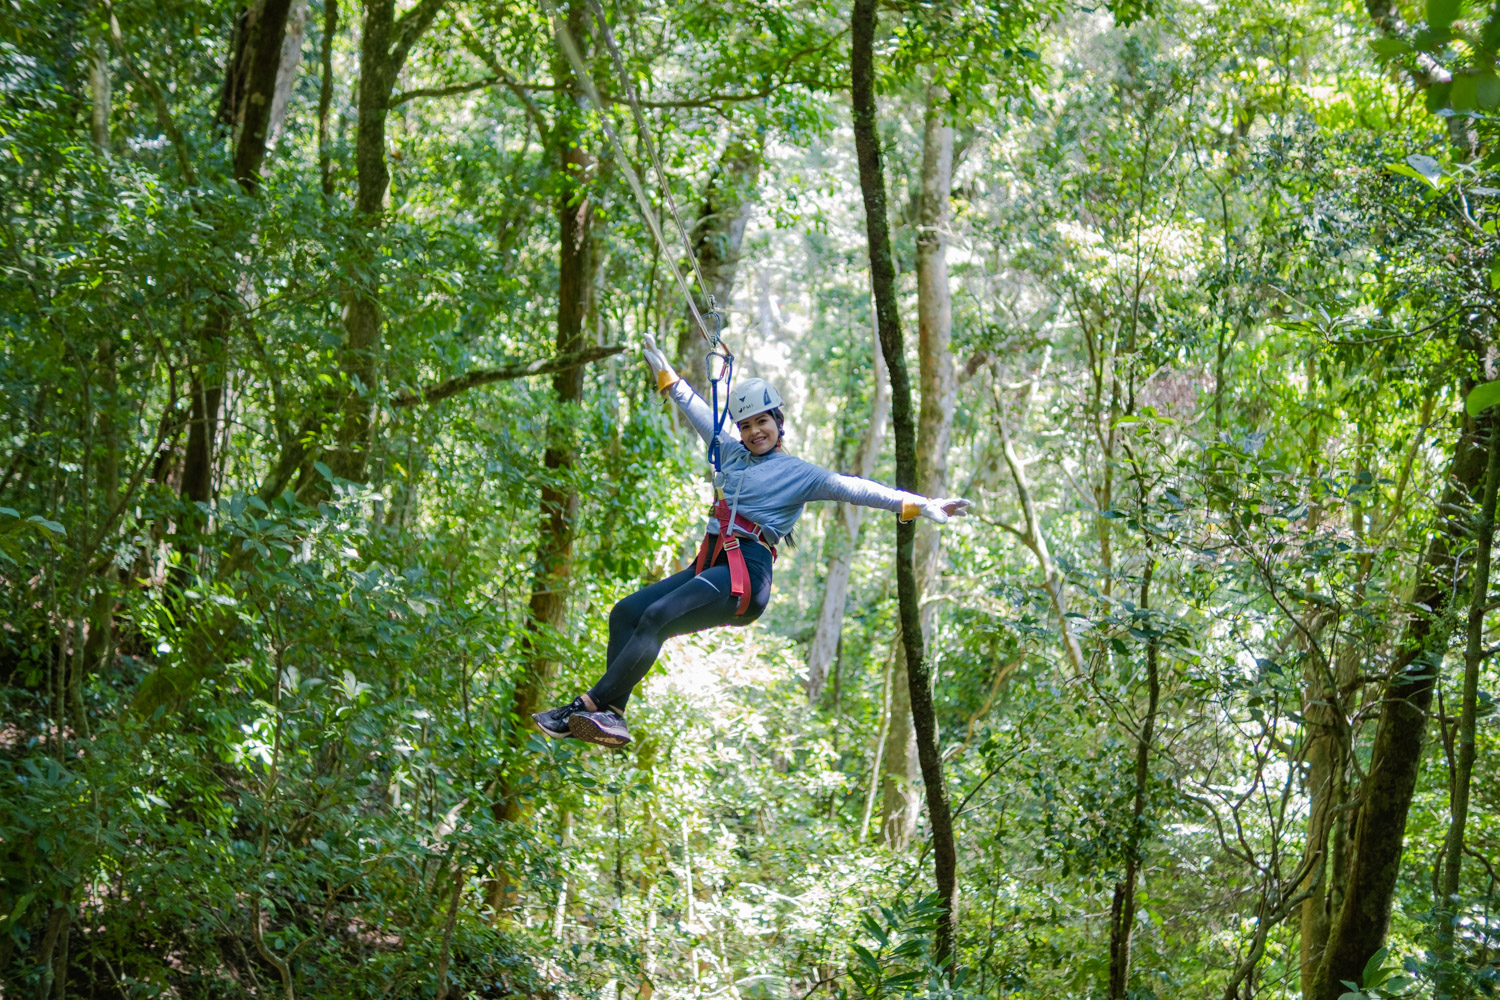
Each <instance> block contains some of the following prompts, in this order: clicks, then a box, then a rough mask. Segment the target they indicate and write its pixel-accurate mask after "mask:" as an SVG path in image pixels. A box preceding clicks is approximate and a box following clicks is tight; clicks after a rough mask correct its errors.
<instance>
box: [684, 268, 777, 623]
mask: <svg viewBox="0 0 1500 1000" xmlns="http://www.w3.org/2000/svg"><path fill="white" fill-rule="evenodd" d="M708 308H709V311H708V316H709V318H711V319H713V320H714V327H713V331H712V332H711V333H709V334H708V356H707V357H705V358H704V367H705V368H706V369H707V371H706V374H707V375H708V384H709V390H710V392H709V396H710V399H711V403H710V405H711V406H712V407H713V411H712V412H713V434H712V435H711V436H710V437H709V442H708V460H709V462H710V463H712V464H713V467H714V502H713V506H712V507H710V508H709V510H708V516H709V517H710V518H711V519H712V520H711V521H710V523H709V527H708V528H707V529H706V530H705V531H704V533H703V541H702V543H701V544H700V545H699V546H698V558H697V559H696V560H695V561H694V563H693V572H694V573H702V572H703V571H704V570H705V569H707V568H708V567H709V566H712V565H713V564H714V561H715V560H716V559H718V558H719V553H720V552H724V553H725V554H726V555H727V556H728V558H729V592H730V593H731V594H733V595H734V596H735V597H738V598H739V599H740V602H739V606H738V608H737V609H736V610H735V614H736V615H743V614H744V613H745V612H746V611H748V610H749V608H750V570H749V568H748V567H747V566H746V565H745V554H744V553H743V552H741V551H740V539H739V537H738V536H737V535H736V534H735V532H736V531H738V532H740V533H742V534H745V535H749V536H750V537H751V538H754V539H755V540H756V541H758V542H760V544H762V545H764V546H765V547H766V548H768V549H770V550H771V559H772V560H773V561H774V560H775V559H776V546H775V545H773V544H771V542H770V541H769V540H768V539H767V538H766V536H765V534H764V529H763V528H761V526H760V525H758V524H756V523H755V522H754V521H752V520H750V519H749V518H748V517H745V516H743V515H742V514H740V513H739V512H738V511H736V510H734V508H732V507H731V506H730V504H729V498H728V497H727V496H725V495H724V469H723V467H722V466H721V465H720V454H719V432H720V431H722V430H723V429H724V423H725V421H727V420H728V419H729V403H730V400H729V385H730V383H731V381H732V380H733V378H734V355H733V354H732V353H731V352H730V350H729V348H727V347H725V346H724V342H723V340H722V339H721V338H720V336H719V334H720V332H721V330H722V325H723V317H721V316H720V315H719V310H718V308H717V303H715V302H714V297H713V296H712V295H710V296H709V297H708ZM716 362H717V368H716V364H715V363H716ZM720 382H723V383H724V405H723V407H720V406H719V383H720ZM736 499H738V498H736ZM712 521H718V522H719V530H718V533H717V534H715V532H714V531H713V523H712Z"/></svg>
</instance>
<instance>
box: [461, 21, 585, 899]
mask: <svg viewBox="0 0 1500 1000" xmlns="http://www.w3.org/2000/svg"><path fill="white" fill-rule="evenodd" d="M586 11H587V7H586V6H585V3H584V2H583V0H572V2H571V3H570V4H569V5H568V11H567V30H568V31H569V32H570V33H571V34H572V36H573V38H574V40H575V41H576V42H577V44H579V45H580V46H582V45H584V44H586V42H587V40H588V38H589V32H588V28H587V20H586V16H585V15H586ZM585 57H586V51H585ZM552 72H553V78H554V79H556V80H558V81H559V82H560V83H561V84H562V85H563V87H564V89H563V91H562V92H561V94H560V96H559V99H558V109H557V117H556V121H555V122H554V125H553V127H552V129H551V130H550V132H549V133H548V137H549V138H550V139H551V140H552V145H553V149H554V151H555V152H556V155H557V158H558V163H559V171H560V172H561V173H562V175H563V184H562V189H561V190H560V191H559V193H558V196H557V202H556V209H557V219H558V232H559V247H558V279H557V282H558V283H557V351H558V353H559V354H566V353H569V352H572V351H577V350H580V349H582V347H583V345H584V341H585V338H586V335H587V329H588V324H587V318H588V314H589V309H590V305H591V302H590V293H591V290H592V289H593V287H594V273H595V269H596V267H597V263H598V262H597V259H596V256H595V254H594V252H593V239H592V225H593V203H592V201H591V200H590V198H589V188H588V186H587V182H588V177H589V172H590V170H591V168H592V167H593V164H594V159H593V155H592V154H591V153H590V152H589V151H588V148H587V145H586V141H587V138H588V134H587V131H586V129H587V125H586V113H587V108H586V107H585V105H584V103H583V99H582V97H581V96H573V95H572V87H571V84H572V82H573V72H572V69H571V67H570V66H569V64H568V61H567V60H566V59H565V58H564V57H563V56H562V54H561V53H559V54H558V56H557V57H556V58H555V59H554V60H553V66H552ZM552 392H553V395H554V397H555V398H556V401H557V410H556V413H555V416H554V418H553V420H552V422H551V423H550V424H549V425H548V428H547V450H546V452H545V454H544V456H543V459H542V462H543V466H544V469H545V472H544V478H543V480H542V488H541V503H540V513H541V517H540V519H539V524H538V529H539V531H540V537H538V539H537V546H536V560H535V563H534V567H535V569H534V570H533V576H532V581H531V600H530V604H529V612H530V619H531V620H530V623H529V631H530V636H529V640H528V642H527V647H526V653H525V655H526V664H525V673H524V674H523V675H522V676H521V678H520V679H519V680H518V681H517V683H516V688H515V693H514V695H513V697H512V702H511V716H512V718H514V719H516V720H517V723H518V725H520V726H522V727H528V726H530V724H531V715H532V714H533V713H535V712H536V711H538V710H539V709H541V708H542V707H543V702H544V700H545V699H546V698H547V696H548V695H549V694H550V688H551V685H552V681H553V678H554V677H555V675H556V672H557V663H556V661H555V660H554V659H553V652H552V649H551V643H550V641H549V640H548V638H547V635H548V633H556V632H557V631H559V630H561V629H562V628H563V626H564V625H565V624H566V621H567V609H568V588H569V585H570V582H571V579H572V575H573V539H574V523H573V522H574V518H575V517H576V516H577V513H578V494H577V493H576V492H574V491H573V490H571V489H569V488H568V487H567V486H566V485H563V484H564V483H565V482H566V481H567V479H568V478H569V476H570V474H571V470H572V467H573V465H574V464H575V463H576V461H577V451H576V449H577V443H576V441H575V439H574V432H573V429H572V421H571V420H570V414H569V412H568V411H569V409H571V408H572V407H575V406H577V404H578V403H579V402H580V401H581V400H582V399H583V369H582V367H575V368H571V369H567V370H565V371H561V372H558V373H557V374H556V375H554V376H553V378H552ZM517 740H518V742H519V741H521V740H524V735H523V734H522V733H518V734H517ZM492 812H493V814H494V816H495V818H496V819H497V820H498V821H500V822H502V823H514V822H517V821H518V820H519V819H520V818H521V817H522V816H523V815H524V813H525V805H524V803H523V802H522V801H521V800H520V798H519V796H518V795H516V793H515V790H514V789H513V788H512V787H511V785H510V784H509V782H508V781H502V782H501V784H500V786H499V788H498V789H497V793H496V798H495V803H494V805H493V807H492ZM486 896H487V899H488V901H489V903H490V905H491V906H492V907H494V908H495V909H496V910H500V909H504V908H510V907H513V906H514V905H515V904H516V900H517V885H516V882H515V877H514V876H511V875H509V874H508V873H504V872H502V873H500V875H498V876H497V877H496V878H495V879H493V880H492V881H491V883H490V885H489V886H488V889H487V891H486Z"/></svg>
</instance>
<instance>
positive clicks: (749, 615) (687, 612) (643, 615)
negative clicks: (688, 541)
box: [589, 539, 771, 712]
mask: <svg viewBox="0 0 1500 1000" xmlns="http://www.w3.org/2000/svg"><path fill="white" fill-rule="evenodd" d="M740 551H741V552H743V553H744V554H745V568H746V569H748V570H749V571H750V606H749V607H748V608H746V609H745V613H744V615H743V616H741V615H737V614H735V611H736V610H737V609H738V607H739V602H740V599H739V598H738V597H736V596H734V595H733V594H731V593H730V592H729V556H728V555H727V554H726V553H723V552H721V553H719V558H717V559H715V560H714V563H713V565H712V566H710V567H709V568H707V569H705V570H704V571H703V572H702V573H701V574H696V575H695V574H694V573H693V568H692V567H691V566H689V567H688V568H687V569H685V570H683V571H682V572H680V573H674V574H673V575H671V576H669V577H667V578H666V579H665V580H660V581H658V582H656V583H653V584H652V585H651V586H649V587H645V588H642V589H641V590H637V591H636V592H635V593H633V594H631V595H630V596H629V597H626V598H624V599H622V600H621V601H620V602H619V603H618V604H616V605H615V606H614V607H613V608H612V609H610V612H609V649H608V652H607V653H606V654H605V664H606V666H605V669H604V677H603V678H601V679H600V681H599V683H597V684H595V685H594V686H593V687H592V688H591V689H589V697H590V698H592V699H593V700H594V704H596V705H598V706H599V707H600V708H601V709H602V708H605V707H610V708H614V709H615V710H616V711H619V712H623V711H624V710H625V703H626V702H627V701H629V700H630V692H631V691H633V690H635V686H636V685H637V684H639V683H640V682H641V678H643V677H645V676H646V671H648V670H650V669H651V664H653V663H655V662H656V657H657V655H658V654H660V653H661V644H662V643H664V642H666V641H667V639H669V638H671V637H672V636H674V635H687V634H688V633H689V632H698V631H700V630H702V629H706V628H715V627H717V626H720V625H749V624H750V623H751V622H753V621H755V619H757V618H759V617H760V614H761V612H762V611H764V610H765V609H766V604H767V603H768V602H769V601H770V600H771V553H770V551H769V550H767V549H766V548H764V547H763V546H761V545H759V544H757V543H755V542H751V541H746V540H743V539H742V540H741V542H740Z"/></svg>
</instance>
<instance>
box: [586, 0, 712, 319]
mask: <svg viewBox="0 0 1500 1000" xmlns="http://www.w3.org/2000/svg"><path fill="white" fill-rule="evenodd" d="M589 7H590V8H592V9H593V11H594V17H595V19H596V20H598V22H599V33H600V34H601V35H603V36H604V45H605V47H606V48H607V49H609V57H610V60H611V61H612V62H613V63H614V64H615V73H616V74H617V75H618V76H619V77H620V88H621V89H622V90H624V92H625V100H626V102H627V103H628V104H629V105H630V112H631V114H632V115H634V116H635V127H636V130H637V131H638V132H639V133H640V136H641V139H642V141H644V142H645V144H646V152H647V153H648V154H649V155H650V157H651V165H652V166H653V167H655V168H656V182H657V184H658V185H659V186H660V187H661V193H662V197H664V198H665V199H666V201H667V208H669V209H670V210H671V212H672V221H673V222H675V223H677V232H678V234H679V235H680V236H681V237H682V248H683V249H684V250H685V251H687V259H688V262H689V263H690V264H692V265H693V273H694V274H695V275H697V276H698V287H699V288H700V289H702V290H703V294H704V295H706V296H708V299H709V302H710V303H712V302H713V292H712V290H711V289H710V288H709V287H708V282H707V281H704V280H703V272H702V271H701V270H700V269H699V268H698V255H697V253H695V252H694V251H693V241H692V238H691V237H689V236H688V231H687V227H686V226H684V225H683V224H682V215H681V214H680V213H679V212H678V211H677V199H676V198H675V197H673V195H672V186H671V185H670V184H668V183H667V172H666V170H664V169H663V168H662V165H661V158H660V157H659V156H657V155H656V143H655V142H654V141H652V139H651V130H650V129H649V128H647V127H646V116H645V115H643V114H642V113H641V105H640V102H639V101H638V100H637V99H636V94H635V84H633V83H631V82H630V76H629V75H628V74H627V73H626V72H625V60H624V59H622V58H621V57H620V49H619V47H618V46H617V45H615V35H614V32H612V31H610V30H609V21H608V20H607V19H606V18H605V16H604V8H603V7H602V6H600V4H599V0H589Z"/></svg>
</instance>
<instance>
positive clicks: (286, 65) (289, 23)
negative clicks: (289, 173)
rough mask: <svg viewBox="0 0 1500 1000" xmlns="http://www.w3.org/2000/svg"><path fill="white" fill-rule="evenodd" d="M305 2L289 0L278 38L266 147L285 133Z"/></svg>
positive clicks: (298, 63)
mask: <svg viewBox="0 0 1500 1000" xmlns="http://www.w3.org/2000/svg"><path fill="white" fill-rule="evenodd" d="M307 7H308V0H293V2H292V9H291V12H290V13H289V14H288V15H287V19H286V33H285V34H284V35H283V36H282V39H281V64H280V65H279V66H278V67H277V70H276V88H275V90H274V92H273V94H272V97H271V121H270V124H269V126H268V127H267V144H268V145H269V146H270V148H272V149H274V148H275V147H276V144H277V143H279V142H280V141H281V134H282V132H284V131H285V130H286V109H287V105H288V104H289V103H291V99H292V85H293V84H295V83H296V82H297V70H298V68H299V67H301V65H302V39H303V36H304V35H305V34H306V33H307Z"/></svg>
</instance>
